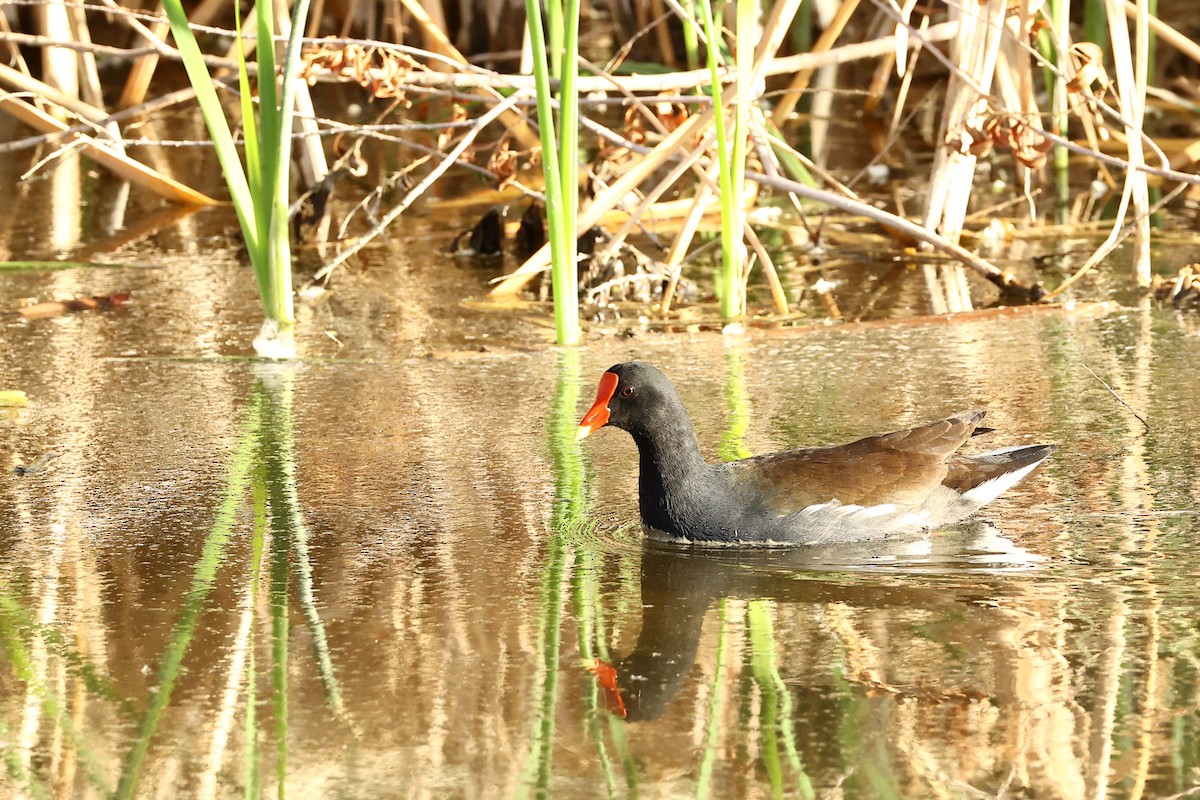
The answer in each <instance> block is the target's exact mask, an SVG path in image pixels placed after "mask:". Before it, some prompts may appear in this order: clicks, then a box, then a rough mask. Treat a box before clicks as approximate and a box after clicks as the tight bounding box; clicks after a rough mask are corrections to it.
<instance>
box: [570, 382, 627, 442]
mask: <svg viewBox="0 0 1200 800" xmlns="http://www.w3.org/2000/svg"><path fill="white" fill-rule="evenodd" d="M618 383H620V379H619V378H617V376H616V375H615V374H613V373H611V372H606V373H604V374H603V375H601V376H600V388H599V389H597V390H596V402H595V403H592V407H591V408H589V409H588V412H587V413H586V414H584V415H583V419H581V420H580V421H579V431H578V434H577V437H578V438H580V439H582V438H583V437H585V436H587V435H588V434H589V433H595V432H596V431H598V430H600V429H601V428H603V427H604V426H605V425H607V424H608V403H609V401H611V400H612V396H613V394H614V393H615V392H616V391H617V384H618Z"/></svg>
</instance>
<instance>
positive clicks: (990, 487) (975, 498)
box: [963, 456, 1049, 506]
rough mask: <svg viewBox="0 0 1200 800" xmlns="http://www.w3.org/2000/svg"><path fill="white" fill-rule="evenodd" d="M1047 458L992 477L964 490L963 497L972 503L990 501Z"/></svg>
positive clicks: (983, 503)
mask: <svg viewBox="0 0 1200 800" xmlns="http://www.w3.org/2000/svg"><path fill="white" fill-rule="evenodd" d="M1047 457H1049V456H1047ZM1045 460H1046V459H1045V458H1040V459H1038V460H1037V461H1035V462H1033V463H1032V464H1029V465H1028V466H1025V467H1021V468H1020V469H1016V470H1013V471H1012V472H1006V473H1004V474H1003V475H1001V476H1000V477H998V478H992V479H991V480H990V481H984V482H983V483H981V484H979V485H978V486H976V487H975V488H974V489H968V490H967V491H965V492H963V499H964V500H969V501H970V502H972V503H978V504H979V505H981V506H982V505H985V504H987V503H990V502H992V501H993V500H995V499H996V498H997V497H999V496H1000V495H1002V494H1004V493H1005V492H1007V491H1008V490H1009V489H1011V488H1012V487H1013V486H1015V485H1016V484H1017V482H1018V481H1020V480H1021V478H1024V477H1025V476H1026V475H1028V474H1029V473H1030V472H1033V469H1034V467H1036V466H1037V465H1038V464H1040V463H1042V462H1043V461H1045Z"/></svg>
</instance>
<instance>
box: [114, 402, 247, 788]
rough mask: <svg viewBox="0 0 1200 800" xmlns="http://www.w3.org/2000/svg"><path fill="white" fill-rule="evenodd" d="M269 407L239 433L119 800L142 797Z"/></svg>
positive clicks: (123, 775) (123, 776) (123, 772)
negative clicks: (149, 758) (150, 757)
mask: <svg viewBox="0 0 1200 800" xmlns="http://www.w3.org/2000/svg"><path fill="white" fill-rule="evenodd" d="M262 406H263V403H262V399H261V398H260V397H257V396H256V397H255V398H254V400H253V401H252V402H251V405H250V407H249V409H247V411H246V418H245V419H244V420H243V421H242V425H241V427H240V429H239V433H238V446H237V449H236V450H235V451H234V454H233V457H232V458H231V459H230V462H229V468H228V472H227V475H226V479H225V491H224V492H223V494H222V497H221V502H220V504H219V505H218V506H217V514H216V518H215V519H214V520H213V526H212V529H211V530H210V531H209V534H208V537H207V538H206V539H205V541H204V549H203V550H202V551H201V554H200V559H199V560H198V561H197V562H196V569H195V572H194V573H193V574H192V583H191V588H190V589H189V590H188V593H187V595H186V597H185V598H184V603H183V611H182V613H181V614H180V616H179V620H178V621H177V622H176V623H175V629H174V631H173V633H172V634H171V641H170V643H169V644H168V645H167V651H166V652H165V653H164V654H163V658H162V663H161V664H160V665H159V668H158V680H157V682H156V684H155V688H154V689H153V690H152V693H151V696H150V705H149V707H148V708H147V709H146V712H145V713H144V714H143V715H142V719H141V722H140V723H139V724H138V733H137V738H136V739H135V741H134V744H133V747H132V748H131V749H130V750H129V753H128V755H127V756H126V758H125V766H124V768H123V769H122V770H121V780H120V783H119V784H118V785H117V792H116V796H117V797H119V798H128V797H134V796H135V795H136V794H137V787H138V783H139V782H140V780H141V777H142V767H143V765H144V764H145V760H146V753H147V751H148V750H149V749H150V740H151V739H152V738H153V737H154V734H155V732H156V731H157V730H158V723H159V720H160V719H161V718H162V713H163V710H164V709H165V708H166V707H167V704H168V703H170V701H171V692H172V691H173V690H174V688H175V681H176V680H177V679H178V677H179V672H180V668H181V667H182V665H183V657H184V656H185V655H186V654H187V650H188V646H189V645H190V644H191V642H192V636H193V635H194V634H195V632H196V625H197V623H198V622H199V619H200V612H201V611H203V610H204V605H205V602H206V601H207V599H208V594H209V592H210V591H211V590H212V585H213V578H214V577H215V575H216V573H217V567H218V566H219V565H220V563H221V561H222V560H223V558H224V556H225V550H226V548H227V547H228V545H229V540H230V538H231V537H232V535H233V528H234V524H235V523H236V521H237V511H238V507H239V506H240V505H241V503H242V498H243V497H244V496H245V494H246V489H247V487H248V486H249V484H250V476H251V473H252V472H253V466H254V454H255V450H256V448H257V445H258V438H259V436H260V435H261V432H262V412H263V408H262Z"/></svg>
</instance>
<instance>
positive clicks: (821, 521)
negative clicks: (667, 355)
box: [578, 361, 1055, 545]
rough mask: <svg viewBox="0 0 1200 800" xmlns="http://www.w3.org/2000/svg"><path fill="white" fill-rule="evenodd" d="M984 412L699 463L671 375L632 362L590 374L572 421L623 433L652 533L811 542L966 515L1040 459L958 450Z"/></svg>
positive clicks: (1013, 450)
mask: <svg viewBox="0 0 1200 800" xmlns="http://www.w3.org/2000/svg"><path fill="white" fill-rule="evenodd" d="M985 413H986V412H985V411H983V410H978V409H977V410H971V411H963V412H961V413H958V414H954V415H953V416H950V417H947V418H945V419H942V420H938V421H937V422H931V423H929V424H927V425H921V426H919V427H916V428H910V429H907V430H899V431H893V432H892V433H884V434H881V435H878V436H871V437H868V438H865V439H859V440H858V441H855V442H850V443H849V444H841V445H835V446H826V447H806V448H801V449H798V450H788V451H785V452H781V453H774V454H772V455H763V456H755V457H753V458H745V459H742V460H740V461H727V462H724V463H717V464H709V463H707V462H706V461H705V460H704V458H703V456H702V455H701V454H700V444H699V442H698V441H697V439H696V432H695V429H694V428H693V427H692V422H691V419H690V418H689V417H688V413H687V409H686V408H685V407H684V405H683V401H682V400H680V398H679V393H678V392H676V390H675V387H674V385H672V383H671V381H670V380H669V379H668V378H667V376H666V375H664V374H663V373H662V372H660V371H659V370H658V369H657V368H656V367H654V366H652V365H650V364H647V363H645V362H641V361H629V362H626V363H623V364H617V365H616V366H614V367H612V368H611V369H609V370H608V371H607V372H605V373H604V374H603V375H602V376H601V377H600V386H599V389H598V390H597V392H596V401H595V403H593V404H592V407H591V408H590V409H589V410H588V412H587V413H586V414H585V415H584V417H583V420H582V421H581V422H580V423H579V428H578V436H579V438H581V439H582V438H583V437H585V436H588V435H589V434H591V433H593V432H595V431H597V430H599V429H600V428H602V427H604V426H606V425H612V426H615V427H617V428H621V429H623V430H625V431H628V432H629V434H630V435H631V436H633V440H634V442H636V443H637V448H638V454H639V467H638V469H639V475H638V496H639V509H640V513H641V519H642V526H643V528H644V529H645V530H646V533H647V535H648V536H650V537H652V538H656V539H663V540H668V541H681V542H695V543H718V544H760V545H788V544H823V543H834V542H858V541H869V540H872V539H883V538H899V537H914V536H917V535H920V534H922V533H923V532H924V531H926V530H929V529H932V528H938V527H942V526H945V525H949V524H951V523H954V522H957V521H959V520H962V519H965V518H966V517H969V516H970V515H972V514H974V513H975V512H976V511H978V510H979V509H980V508H982V507H983V506H984V505H986V504H987V503H989V502H991V501H992V500H994V499H996V498H997V497H999V496H1000V495H1001V494H1003V493H1004V492H1006V491H1007V490H1008V489H1010V488H1012V486H1014V485H1015V484H1016V483H1017V482H1018V481H1020V480H1021V479H1022V478H1024V477H1025V476H1027V475H1028V474H1029V473H1030V472H1032V471H1033V470H1034V469H1036V468H1037V466H1038V465H1039V464H1041V463H1042V462H1043V461H1045V460H1046V459H1047V458H1048V457H1049V456H1050V454H1051V453H1053V452H1054V450H1055V445H1049V444H1036V445H1020V446H1016V447H1005V448H1001V449H999V450H992V451H989V452H986V453H981V454H979V455H962V454H960V453H958V452H957V451H958V450H959V448H960V447H962V445H963V444H964V443H965V442H966V441H967V440H968V439H970V438H971V436H972V434H974V433H975V432H976V431H977V430H978V429H979V426H980V423H981V422H982V420H983V418H984V414H985Z"/></svg>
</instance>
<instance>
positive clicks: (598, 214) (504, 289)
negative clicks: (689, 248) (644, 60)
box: [491, 0, 800, 296]
mask: <svg viewBox="0 0 1200 800" xmlns="http://www.w3.org/2000/svg"><path fill="white" fill-rule="evenodd" d="M799 4H800V0H784V1H783V2H779V3H776V4H775V6H774V7H773V8H772V10H771V16H770V18H769V19H768V21H767V23H766V25H765V26H764V30H763V34H762V36H761V38H760V40H759V43H758V48H757V50H756V52H755V56H754V60H753V64H752V66H751V68H750V69H749V70H744V72H743V74H742V75H741V76H740V78H739V80H738V84H737V85H735V86H733V87H730V88H729V89H726V90H725V92H724V93H723V95H722V102H723V103H726V104H728V103H730V102H733V101H735V98H737V97H738V96H739V95H738V92H739V88H740V90H741V92H742V93H743V95H742V96H743V97H745V98H747V99H746V100H745V101H744V102H749V99H748V98H749V92H750V91H751V89H754V90H756V91H757V90H758V87H759V86H760V85H761V81H762V77H763V74H764V71H765V69H766V66H767V64H768V62H769V61H771V59H772V57H773V56H774V54H775V52H777V50H778V49H779V46H780V44H781V43H782V41H783V37H784V36H785V35H786V32H787V28H788V26H789V25H790V24H791V21H792V18H793V17H794V16H795V13H796V10H797V9H798V8H799ZM606 77H607V76H606ZM581 90H582V88H581ZM712 118H713V112H712V109H706V110H704V111H702V112H700V113H698V114H695V115H693V116H691V117H689V118H688V119H687V120H686V121H684V123H683V124H682V125H680V126H679V127H677V128H676V129H675V130H674V131H672V132H670V133H669V134H668V135H667V136H666V137H665V138H664V139H663V140H662V141H661V142H659V143H658V145H657V146H656V147H655V148H654V149H653V150H651V151H650V152H649V153H647V154H646V155H645V156H644V157H643V158H642V159H640V160H639V161H637V162H636V163H635V164H634V166H633V167H632V168H631V169H630V170H629V171H627V172H626V173H625V174H624V175H622V176H621V177H620V178H619V179H618V180H617V181H616V182H615V183H613V184H612V185H611V186H609V187H608V188H607V189H606V190H605V191H603V192H602V193H601V194H600V195H598V196H597V197H596V198H595V199H594V200H593V201H592V203H591V204H590V205H589V206H588V207H587V208H585V209H583V210H582V211H581V212H580V215H579V219H578V221H577V227H576V230H577V231H581V230H587V229H588V228H591V227H592V226H593V225H596V224H597V223H598V222H600V220H601V219H603V217H604V215H605V214H606V213H607V212H608V211H610V210H612V209H613V208H616V207H617V206H618V205H619V204H621V203H623V202H624V200H625V197H626V196H627V195H628V194H629V193H630V192H633V191H636V190H637V188H638V186H640V185H641V183H642V182H643V181H644V180H646V179H647V178H649V177H650V176H651V175H652V174H653V173H654V172H655V171H656V170H657V169H658V168H659V167H662V166H665V165H667V164H668V163H670V162H671V161H676V160H678V159H679V158H680V157H681V155H680V154H681V153H685V152H688V151H689V150H690V149H691V148H690V145H689V143H690V142H691V141H693V140H694V139H695V138H696V137H698V136H699V132H700V131H701V130H703V129H704V128H705V127H707V126H708V125H709V124H710V123H711V121H712ZM702 186H703V184H702ZM701 191H703V190H702V189H698V190H697V192H698V193H699V192H701ZM692 213H696V212H692ZM690 216H691V215H690V214H689V218H690ZM697 222H698V220H697ZM743 228H744V224H743V222H742V221H741V220H739V222H738V225H737V228H736V229H737V230H742V229H743ZM693 233H694V230H693ZM549 264H550V248H549V245H544V246H543V247H542V248H541V249H540V250H538V251H537V252H536V253H534V254H533V255H532V256H530V257H529V259H527V260H526V262H525V263H524V264H522V265H521V266H520V267H519V268H518V269H517V270H516V271H515V272H513V273H511V274H510V275H507V276H505V277H504V278H503V279H500V280H499V282H498V283H497V285H496V286H495V287H494V288H493V289H492V291H491V294H492V295H493V296H501V295H513V294H516V293H517V292H518V291H520V290H521V288H522V287H524V286H525V284H527V283H528V282H529V281H530V280H532V279H533V277H534V276H535V275H538V274H540V273H541V272H542V271H544V270H545V269H546V268H547V267H548V266H549Z"/></svg>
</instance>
